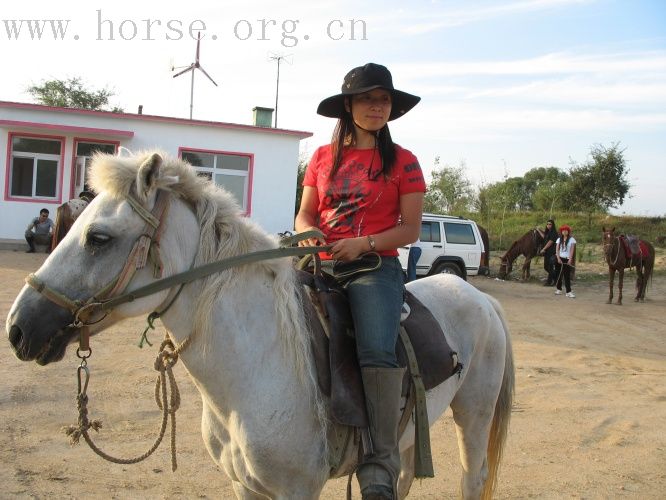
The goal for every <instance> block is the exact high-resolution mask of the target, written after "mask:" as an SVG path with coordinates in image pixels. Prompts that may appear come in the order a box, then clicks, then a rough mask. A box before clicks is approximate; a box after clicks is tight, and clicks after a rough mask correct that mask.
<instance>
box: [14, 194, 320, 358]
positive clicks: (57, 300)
mask: <svg viewBox="0 0 666 500" xmlns="http://www.w3.org/2000/svg"><path fill="white" fill-rule="evenodd" d="M170 199H171V195H170V194H169V193H168V192H167V191H164V190H158V191H157V195H156V199H155V204H154V206H153V209H152V210H150V211H149V210H147V209H146V208H145V207H143V206H142V205H141V203H140V202H139V201H138V200H137V199H136V198H134V197H133V196H131V195H128V196H126V197H125V200H126V201H127V202H128V203H129V205H130V206H131V207H132V208H133V209H134V211H135V212H136V213H137V214H138V215H139V216H140V217H141V218H142V219H143V220H144V221H145V223H146V224H145V226H144V230H143V232H142V234H141V235H140V236H139V237H138V238H137V240H136V242H135V243H134V246H133V247H132V250H131V251H130V253H129V256H128V257H127V262H126V263H125V266H124V267H123V269H122V270H121V271H120V273H119V274H118V275H117V276H116V277H115V278H113V279H112V280H111V281H110V282H109V283H108V284H106V285H105V286H104V287H102V289H101V290H99V291H98V292H97V293H95V294H93V296H92V297H90V298H89V299H87V300H80V299H79V300H74V299H71V298H69V297H67V296H66V295H65V294H63V293H60V292H58V291H57V290H55V289H53V288H52V287H50V286H49V285H48V284H46V283H45V282H44V281H42V280H40V279H39V278H37V277H36V276H35V275H34V274H30V275H28V276H27V277H26V279H25V281H26V283H27V284H28V285H30V286H31V287H32V288H34V289H35V290H36V291H37V292H39V293H40V294H42V295H43V296H44V297H46V298H47V299H49V300H50V301H51V302H53V303H54V304H56V305H58V306H60V307H62V308H63V309H66V310H68V311H69V312H71V313H72V315H73V318H74V319H73V321H72V323H71V324H70V325H68V326H69V327H72V328H76V329H80V330H81V336H80V337H81V338H80V347H79V349H80V350H82V351H86V350H89V349H90V347H89V332H88V328H87V327H89V326H91V325H94V324H96V323H99V322H100V321H102V320H103V319H104V318H105V317H106V315H107V314H108V313H109V312H110V311H111V310H112V309H114V308H115V307H118V306H119V305H121V304H124V303H127V302H132V301H134V300H137V299H140V298H143V297H148V296H150V295H153V294H155V293H158V292H161V291H163V290H167V289H170V288H173V287H176V286H179V285H180V286H181V287H182V286H184V285H185V284H187V283H190V282H192V281H196V280H198V279H201V278H204V277H206V276H209V275H211V274H214V273H217V272H220V271H224V270H226V269H229V268H232V267H236V266H241V265H245V264H250V263H254V262H259V261H262V260H269V259H276V258H281V257H295V256H304V255H310V254H317V253H319V252H322V251H327V250H329V249H330V246H317V247H289V246H286V245H291V244H293V243H296V242H298V241H301V240H304V239H307V238H315V237H319V238H323V234H322V233H321V232H320V231H307V232H303V233H300V234H297V235H295V236H292V237H291V238H285V239H283V240H282V241H281V245H285V246H281V247H279V248H272V249H269V250H259V251H256V252H251V253H247V254H242V255H237V256H234V257H229V258H226V259H222V260H219V261H215V262H211V263H208V264H204V265H202V266H199V267H192V268H190V269H189V270H187V271H183V272H181V273H178V274H174V275H172V276H169V277H167V278H162V272H163V268H164V265H163V262H162V257H161V254H160V238H161V236H162V232H163V230H164V223H165V220H166V214H167V212H168V207H169V204H170ZM149 258H150V259H151V260H152V262H153V266H154V267H153V269H154V271H153V275H154V277H155V278H161V279H158V280H157V281H153V282H152V283H150V284H148V285H145V286H142V287H140V288H137V289H136V290H132V291H131V292H126V293H124V292H125V289H126V288H127V286H128V285H129V283H130V281H131V280H132V278H133V277H134V275H135V273H136V272H137V271H138V270H139V269H142V268H143V267H145V265H146V263H147V261H148V259H149ZM176 297H177V295H176V296H175V297H173V298H172V300H171V301H170V302H169V304H168V306H167V308H168V307H170V306H171V305H173V303H174V301H175V298H176ZM164 312H166V311H165V310H162V311H161V312H160V313H159V314H160V315H161V314H164ZM154 314H155V313H152V314H151V316H153V317H155V316H154Z"/></svg>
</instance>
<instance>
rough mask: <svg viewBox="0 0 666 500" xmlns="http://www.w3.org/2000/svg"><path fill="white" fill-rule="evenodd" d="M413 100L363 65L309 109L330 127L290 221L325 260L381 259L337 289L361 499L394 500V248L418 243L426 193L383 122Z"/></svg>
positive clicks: (397, 381) (400, 290)
mask: <svg viewBox="0 0 666 500" xmlns="http://www.w3.org/2000/svg"><path fill="white" fill-rule="evenodd" d="M419 101H420V97H417V96H414V95H411V94H408V93H406V92H402V91H400V90H397V89H395V88H394V87H393V81H392V76H391V73H390V72H389V70H388V69H387V68H386V67H384V66H381V65H378V64H373V63H369V64H366V65H364V66H360V67H357V68H354V69H352V70H351V71H350V72H349V73H347V75H346V76H345V78H344V81H343V84H342V91H341V93H339V94H337V95H334V96H331V97H329V98H327V99H324V100H323V101H322V102H321V103H320V104H319V107H318V108H317V113H318V114H320V115H323V116H326V117H329V118H337V119H338V122H337V125H336V127H335V130H334V132H333V138H332V141H331V143H330V144H327V145H325V146H322V147H320V148H318V149H317V150H316V151H315V153H314V155H313V157H312V159H311V161H310V163H309V165H308V167H307V170H306V173H305V178H304V180H303V197H302V200H301V206H300V210H299V212H298V214H297V216H296V220H295V229H296V231H298V232H299V233H300V232H304V231H308V230H313V229H318V230H320V231H322V232H323V234H324V237H325V243H326V244H329V245H332V247H331V249H330V250H329V255H328V257H329V258H332V259H334V260H336V261H343V262H347V261H352V260H355V259H357V258H358V257H360V256H361V255H363V254H365V253H367V252H376V253H378V254H379V256H380V258H381V266H380V267H379V268H377V269H374V270H372V271H369V272H365V273H362V274H357V275H356V276H354V277H352V278H350V279H349V280H348V281H346V282H344V286H345V288H346V291H347V295H348V298H349V303H350V307H351V312H352V316H353V320H354V328H355V337H356V346H357V352H358V358H359V364H360V366H361V373H362V378H363V386H364V389H365V396H366V406H367V410H368V419H369V432H370V437H371V440H372V447H371V448H370V449H367V450H365V456H364V458H363V460H362V463H361V465H360V466H359V467H358V469H357V478H358V481H359V484H360V487H361V493H362V497H363V498H364V499H371V498H372V499H393V498H397V494H396V489H395V488H396V483H397V479H398V475H399V473H400V452H399V449H398V423H399V418H400V400H401V387H402V378H403V375H404V368H401V367H399V366H398V361H397V357H396V352H395V345H396V341H397V337H398V331H399V325H400V311H401V307H402V303H403V295H404V284H403V274H402V267H401V265H400V262H399V260H398V250H397V249H398V247H401V246H405V245H408V244H410V243H412V242H414V241H416V239H417V238H418V237H419V234H420V230H421V215H422V213H423V196H424V193H425V190H426V185H425V181H424V179H423V173H422V171H421V167H420V165H419V163H418V160H417V159H416V157H415V156H414V155H413V154H412V153H411V152H409V151H408V150H406V149H403V148H402V147H400V146H398V145H397V144H395V143H394V142H393V141H392V139H391V134H390V132H389V128H388V124H387V122H389V121H391V120H395V119H396V118H399V117H401V116H402V115H404V114H405V113H407V112H408V111H409V110H411V109H412V108H413V107H414V106H415V105H416V104H417V103H418V102H419ZM320 243H322V241H320V240H318V239H316V238H311V239H308V240H305V241H302V242H301V243H299V244H300V245H302V246H313V245H318V244H320Z"/></svg>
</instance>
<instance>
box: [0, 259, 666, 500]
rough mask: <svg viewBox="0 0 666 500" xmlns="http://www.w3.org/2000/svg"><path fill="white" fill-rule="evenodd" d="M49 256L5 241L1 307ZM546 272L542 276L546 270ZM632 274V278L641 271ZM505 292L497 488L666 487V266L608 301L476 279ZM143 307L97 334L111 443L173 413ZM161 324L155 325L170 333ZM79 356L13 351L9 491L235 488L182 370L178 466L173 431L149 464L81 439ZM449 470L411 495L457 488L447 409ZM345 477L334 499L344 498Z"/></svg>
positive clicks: (3, 474)
mask: <svg viewBox="0 0 666 500" xmlns="http://www.w3.org/2000/svg"><path fill="white" fill-rule="evenodd" d="M43 260H44V255H38V254H31V255H26V254H24V253H20V252H8V251H4V252H0V316H1V317H2V318H6V316H7V313H8V311H9V308H10V306H11V304H12V302H13V300H14V298H15V297H16V295H17V293H18V291H19V290H20V288H21V286H22V284H23V278H24V277H25V275H26V274H27V273H28V272H30V271H32V270H34V269H36V268H37V267H38V266H39V265H40V264H41V262H42V261H43ZM535 274H538V273H536V272H535ZM633 277H634V275H633V273H631V274H630V275H629V281H633ZM470 281H471V283H472V284H474V286H476V287H477V288H479V289H480V290H482V291H484V292H487V293H489V294H491V295H493V296H495V297H497V298H498V299H499V301H500V302H501V303H502V305H503V307H504V309H505V311H506V316H507V318H508V323H509V326H510V328H511V332H512V336H513V347H514V354H515V360H516V375H517V378H516V382H517V385H516V398H515V405H514V410H513V416H512V421H511V428H510V434H509V439H508V444H507V448H506V452H505V458H504V461H503V464H502V469H501V472H500V481H499V489H498V492H497V497H498V498H512V499H513V498H543V499H550V498H590V499H593V498H594V499H596V498H618V497H619V498H637V499H638V498H640V499H647V498H654V499H656V498H664V495H665V493H664V492H665V491H666V431H665V423H666V384H665V383H664V376H665V375H666V362H665V361H666V342H664V340H665V338H666V326H665V323H666V322H665V321H664V316H665V314H666V278H665V277H664V276H663V275H661V276H658V277H656V278H655V280H654V281H653V283H652V286H651V288H650V290H649V291H648V300H647V302H646V303H643V304H635V303H634V302H633V301H632V300H631V296H630V292H631V289H632V288H633V287H632V286H631V285H630V286H627V287H625V291H627V292H629V294H628V295H625V305H623V306H616V305H606V304H605V299H606V294H607V284H606V282H605V281H599V280H584V279H580V280H577V282H576V283H575V285H574V289H575V291H576V293H577V297H576V298H575V299H569V298H565V297H564V296H555V295H553V289H552V288H544V287H542V286H540V283H539V282H538V280H534V281H532V282H530V283H519V282H516V281H507V282H502V281H497V280H495V279H494V278H486V277H475V278H471V279H470ZM143 327H144V319H140V320H136V321H127V322H124V323H122V324H121V325H118V326H116V327H114V328H113V329H111V330H109V331H107V332H104V333H103V334H101V335H99V336H97V337H95V338H94V339H93V343H92V345H93V349H94V353H93V356H92V357H91V358H90V362H89V366H90V369H91V378H90V388H89V391H88V394H89V396H90V412H91V417H92V418H96V419H100V420H102V421H103V423H104V428H103V429H102V431H101V433H100V434H99V437H98V438H97V439H98V444H99V445H100V446H101V447H103V448H104V449H106V451H108V452H110V453H111V454H116V455H119V456H124V457H127V456H135V455H140V454H142V453H143V452H144V451H145V450H146V449H147V448H148V447H149V445H150V444H152V440H153V437H154V436H155V435H156V433H157V431H158V427H159V422H160V413H159V410H157V408H156V407H155V403H154V400H153V399H152V394H153V380H154V372H153V371H152V368H151V367H152V360H153V359H154V355H155V348H148V349H143V350H140V349H138V348H137V341H138V339H139V335H140V333H141V331H142V330H143ZM160 338H161V334H153V337H152V339H153V340H155V341H159V340H160ZM77 366H78V363H77V358H76V355H75V353H74V350H73V349H71V348H70V349H69V350H68V352H67V354H66V356H65V359H64V360H63V361H61V362H60V363H56V364H53V365H49V366H46V367H40V366H38V365H37V364H35V363H22V362H20V361H18V360H17V359H16V358H15V357H14V355H13V354H12V352H11V350H10V348H9V344H8V343H5V345H4V348H2V349H0V380H1V382H0V425H1V426H2V434H1V437H0V463H1V464H2V466H1V467H0V484H1V485H2V486H1V487H0V498H36V499H40V498H85V499H89V498H92V499H94V498H118V499H125V498H146V499H159V498H232V497H233V494H232V490H231V486H230V482H229V481H228V480H227V479H226V477H225V476H224V474H223V473H222V472H221V471H219V470H218V469H217V467H216V466H215V465H214V464H213V462H212V460H211V459H210V458H209V457H208V454H207V452H206V451H205V449H204V446H203V442H202V440H201V435H200V429H199V418H200V409H201V403H200V399H199V395H198V393H197V392H196V389H195V388H194V386H193V384H192V383H191V382H190V380H189V378H188V376H187V374H186V373H185V370H184V369H183V368H182V366H177V367H176V376H177V379H178V383H179V386H180V390H181V394H182V405H181V409H180V410H179V412H178V414H177V418H178V433H177V442H178V465H179V467H178V470H177V471H176V472H175V473H172V472H171V471H170V462H169V450H168V445H167V444H166V443H165V444H163V445H162V447H161V448H160V449H159V450H158V451H157V452H156V453H155V455H154V456H153V457H150V458H149V459H148V460H146V461H145V462H143V463H141V464H138V465H131V466H123V465H114V464H110V463H108V462H105V461H103V460H102V459H100V458H99V457H97V456H96V455H94V454H93V452H92V451H91V450H90V449H89V448H88V447H87V446H85V444H82V445H79V446H77V447H70V445H69V443H68V439H67V437H66V436H65V435H64V434H63V433H62V432H61V427H62V426H64V425H68V424H74V423H75V422H76V418H77V410H76V405H75V396H76V389H77V379H76V368H77ZM431 433H432V434H431V436H432V444H433V453H434V459H435V472H436V477H435V478H434V479H430V480H424V481H422V482H416V483H415V484H414V486H413V487H412V492H411V495H410V498H415V499H443V498H456V497H457V496H458V495H459V489H458V485H459V481H460V465H459V460H458V452H457V443H456V437H455V431H454V428H453V424H452V421H451V417H450V414H448V413H447V414H446V415H445V416H444V417H443V418H442V419H440V421H439V422H438V423H436V424H435V426H434V428H433V429H432V431H431ZM344 492H345V481H344V480H342V479H340V480H336V481H332V482H329V484H328V485H327V486H326V488H325V490H324V493H323V495H322V498H327V499H328V498H344V494H345V493H344Z"/></svg>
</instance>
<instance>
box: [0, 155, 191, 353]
mask: <svg viewBox="0 0 666 500" xmlns="http://www.w3.org/2000/svg"><path fill="white" fill-rule="evenodd" d="M174 161H177V160H174ZM167 173H168V172H167ZM187 175H191V176H195V174H194V173H190V174H187ZM91 178H92V179H91V180H92V183H93V186H94V187H95V190H96V191H97V192H98V193H99V195H98V196H97V197H96V198H95V199H94V200H93V201H92V202H91V203H90V205H89V206H88V208H87V209H86V210H85V211H83V213H82V214H81V216H80V217H79V218H78V219H77V220H76V222H75V223H74V225H73V226H72V228H71V229H70V231H69V233H68V234H67V236H66V237H65V238H64V239H63V241H62V242H61V243H60V244H59V245H58V246H57V247H56V249H55V250H54V251H53V252H52V253H51V255H50V256H49V257H48V259H47V260H46V261H45V262H44V264H43V265H42V266H41V267H40V268H39V269H38V270H37V271H36V272H35V273H34V274H33V275H31V276H30V277H29V278H27V279H26V281H27V282H28V285H26V286H24V287H23V289H22V290H21V292H20V294H19V295H18V297H17V298H16V300H15V302H14V304H13V305H12V308H11V310H10V312H9V316H8V317H7V322H6V329H7V333H8V335H9V341H10V343H11V345H12V348H13V349H14V352H15V354H16V356H17V357H18V358H19V359H21V360H24V361H30V360H36V361H37V363H39V364H47V363H49V362H52V361H58V360H60V359H61V358H62V357H63V355H64V352H65V349H66V346H67V344H68V343H70V342H71V341H72V340H73V339H74V338H76V336H77V334H78V332H79V329H78V328H77V323H76V322H75V318H76V319H78V320H79V321H80V322H81V321H82V322H84V323H86V324H90V323H94V324H90V326H89V328H90V333H92V334H94V333H96V332H99V331H101V330H102V329H104V328H105V327H107V326H109V325H110V324H112V323H115V322H116V321H118V320H120V319H122V318H124V317H130V316H136V315H139V314H143V313H145V312H148V311H150V310H152V309H154V308H156V307H157V306H159V305H160V304H161V303H162V302H163V301H164V300H165V299H166V297H167V295H168V293H169V291H168V290H167V291H163V292H160V293H157V294H155V295H152V296H150V297H146V298H143V299H140V300H137V301H135V302H129V303H127V304H124V305H122V306H119V307H118V308H116V309H113V310H112V311H109V312H108V314H107V313H105V314H106V316H104V315H103V314H102V313H101V312H100V311H99V310H97V311H96V313H95V314H94V315H91V316H90V317H87V316H85V315H83V314H82V306H83V305H84V304H90V303H96V302H98V301H100V300H103V299H104V298H108V297H111V296H117V295H119V294H122V293H123V292H124V291H126V290H131V289H135V288H137V287H139V286H141V285H145V284H148V283H149V282H151V281H152V280H155V279H156V277H155V273H154V267H153V264H161V265H163V266H164V267H163V269H164V273H165V274H171V273H174V272H178V271H182V270H183V266H185V267H186V266H187V265H189V263H191V262H192V259H193V255H194V254H195V253H196V244H197V242H198V232H199V227H198V225H197V224H196V218H195V217H194V214H193V213H192V212H191V211H190V210H188V209H184V210H182V209H179V210H176V209H175V208H174V205H175V204H176V200H174V199H173V198H174V197H173V196H172V195H171V194H169V193H168V192H167V191H166V190H165V189H166V188H167V186H168V185H169V184H172V183H174V182H176V181H177V178H175V177H173V176H169V175H166V174H165V173H163V172H162V158H161V157H160V156H159V155H158V154H155V153H153V154H146V155H141V156H135V157H130V158H119V157H115V156H106V155H100V156H98V157H96V158H95V161H94V163H93V167H92V170H91ZM158 193H159V194H158ZM161 199H167V200H171V202H172V203H171V210H170V211H168V218H169V224H166V217H167V210H163V209H164V207H163V205H164V203H163V202H160V201H158V200H161ZM177 203H179V207H184V206H185V205H184V203H182V202H177ZM156 207H162V208H161V209H160V210H163V211H159V213H157V212H156ZM151 211H152V213H151ZM188 213H189V216H188V215H187V214H188ZM160 217H163V218H164V220H162V222H160V220H159V219H160ZM188 217H189V218H188ZM174 226H175V227H177V229H176V228H175V227H174ZM189 242H192V244H191V246H194V249H191V248H189V247H188V243H189ZM151 247H152V248H151ZM174 252H176V253H177V254H178V255H177V256H174V255H173V253H174ZM159 255H161V257H158V256H159ZM184 259H189V263H188V264H181V262H182V261H183V260H184ZM88 310H90V309H88ZM78 325H80V323H78Z"/></svg>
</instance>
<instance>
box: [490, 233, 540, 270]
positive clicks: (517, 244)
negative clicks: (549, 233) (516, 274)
mask: <svg viewBox="0 0 666 500" xmlns="http://www.w3.org/2000/svg"><path fill="white" fill-rule="evenodd" d="M541 247H543V231H541V230H540V229H530V230H529V231H527V232H526V233H525V234H524V235H522V236H521V237H520V238H518V239H517V240H516V241H514V242H513V243H512V244H511V247H509V249H508V250H507V251H506V253H505V254H504V255H502V257H500V262H501V263H500V269H499V274H498V277H499V278H500V279H506V277H507V276H508V275H509V274H510V273H511V271H512V270H513V261H514V260H516V259H517V258H518V256H519V255H524V256H525V263H524V264H523V268H522V274H521V278H522V279H523V281H526V280H528V279H530V263H531V261H532V258H534V257H536V256H537V255H538V254H539V252H540V251H541Z"/></svg>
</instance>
